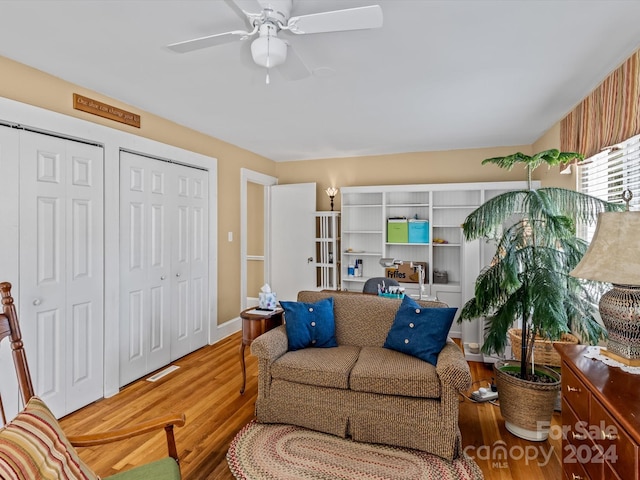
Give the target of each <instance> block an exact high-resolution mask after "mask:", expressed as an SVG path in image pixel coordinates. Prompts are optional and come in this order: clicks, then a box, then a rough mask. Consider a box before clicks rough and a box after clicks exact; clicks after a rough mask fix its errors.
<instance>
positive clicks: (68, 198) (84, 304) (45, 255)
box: [20, 132, 104, 416]
mask: <svg viewBox="0 0 640 480" xmlns="http://www.w3.org/2000/svg"><path fill="white" fill-rule="evenodd" d="M102 162H103V151H102V149H101V148H100V147H96V146H92V145H86V144H82V143H78V142H74V141H71V140H65V139H61V138H57V137H50V136H47V135H41V134H36V133H32V132H20V318H21V325H22V327H23V334H24V336H25V345H26V346H27V352H28V355H29V358H30V361H31V363H32V364H33V365H34V366H35V368H33V367H32V375H33V377H34V382H35V388H36V391H37V393H38V394H39V395H40V396H42V397H43V399H44V400H45V401H46V402H47V404H48V405H49V407H50V408H51V409H52V411H53V412H54V414H56V415H57V416H60V415H64V414H67V413H69V412H71V411H73V410H76V409H77V408H80V407H81V406H83V405H86V404H87V403H90V402H92V401H94V400H96V399H97V398H100V397H101V396H102V378H103V353H102V352H103V349H102V346H103V261H104V259H103V228H104V226H103V213H102V212H103V204H102V200H103V196H102V193H103V189H102V174H103V168H102Z"/></svg>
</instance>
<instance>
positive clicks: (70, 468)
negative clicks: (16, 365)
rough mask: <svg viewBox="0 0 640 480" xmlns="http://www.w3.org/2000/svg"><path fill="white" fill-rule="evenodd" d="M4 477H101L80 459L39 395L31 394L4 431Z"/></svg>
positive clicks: (0, 438) (0, 446)
mask: <svg viewBox="0 0 640 480" xmlns="http://www.w3.org/2000/svg"><path fill="white" fill-rule="evenodd" d="M0 478H2V479H5V480H33V479H36V478H37V479H41V480H47V479H48V480H58V479H60V478H64V479H69V480H91V479H93V480H97V479H98V477H97V476H96V475H95V474H94V473H93V472H92V471H91V470H90V469H89V467H87V466H86V465H85V463H84V462H83V461H82V460H80V457H78V454H77V453H76V451H75V449H74V448H73V447H72V446H71V444H70V443H69V441H68V440H67V438H66V437H65V436H64V433H63V432H62V430H61V429H60V425H59V424H58V422H57V420H56V418H55V417H54V416H53V414H52V413H51V411H50V410H49V409H48V408H47V406H46V405H45V403H44V402H43V401H42V400H40V399H39V398H38V397H31V399H30V400H29V401H28V402H27V404H26V406H25V407H24V410H22V411H21V412H20V413H19V414H18V415H17V416H16V418H14V419H13V420H12V421H11V422H9V423H8V424H7V425H6V426H5V427H4V428H3V429H2V430H0Z"/></svg>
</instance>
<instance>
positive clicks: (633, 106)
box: [560, 50, 640, 157]
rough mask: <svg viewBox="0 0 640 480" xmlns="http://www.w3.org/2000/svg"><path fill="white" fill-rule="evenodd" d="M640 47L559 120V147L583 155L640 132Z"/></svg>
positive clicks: (591, 153) (595, 151)
mask: <svg viewBox="0 0 640 480" xmlns="http://www.w3.org/2000/svg"><path fill="white" fill-rule="evenodd" d="M639 103H640V50H638V51H637V52H636V53H634V54H633V55H632V56H631V57H630V58H629V59H628V60H627V61H626V62H624V63H623V64H622V65H621V66H620V67H619V68H618V69H616V70H615V71H614V72H613V73H612V74H611V75H609V76H608V77H607V78H606V79H605V80H604V81H603V82H602V83H601V84H600V86H599V87H598V88H596V89H595V90H594V91H593V92H591V94H589V96H588V97H587V98H585V99H584V100H583V101H582V102H581V103H580V104H579V105H578V106H577V107H576V108H575V109H574V110H573V111H572V112H571V113H569V115H567V116H566V117H565V118H564V119H563V120H562V122H561V123H560V147H561V149H562V151H565V152H579V153H582V154H584V156H585V157H590V156H591V155H594V154H596V153H598V152H599V151H600V150H601V149H602V148H604V147H607V146H609V145H615V144H616V143H620V142H621V141H623V140H625V139H627V138H629V137H632V136H634V135H637V134H638V133H640V117H639V115H640V107H639V105H638V104H639Z"/></svg>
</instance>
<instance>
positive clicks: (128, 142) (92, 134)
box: [0, 97, 220, 397]
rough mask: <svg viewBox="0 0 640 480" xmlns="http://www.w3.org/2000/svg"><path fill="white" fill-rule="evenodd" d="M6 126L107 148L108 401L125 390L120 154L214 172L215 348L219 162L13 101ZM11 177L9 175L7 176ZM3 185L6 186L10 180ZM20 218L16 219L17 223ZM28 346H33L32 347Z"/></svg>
mask: <svg viewBox="0 0 640 480" xmlns="http://www.w3.org/2000/svg"><path fill="white" fill-rule="evenodd" d="M0 112H1V115H2V116H1V117H0V122H2V123H6V124H13V125H16V124H18V125H26V126H29V128H33V129H34V130H41V131H44V132H57V134H60V135H61V136H64V137H69V138H71V139H74V138H75V139H82V140H84V141H88V142H92V143H97V144H99V145H102V146H103V147H104V155H105V157H104V162H105V163H104V165H105V172H104V222H105V232H104V236H105V238H104V255H105V263H104V269H105V270H104V275H105V281H104V302H105V309H104V328H105V331H106V332H109V334H108V335H105V343H104V355H105V367H104V368H105V372H104V396H105V397H109V396H113V395H115V394H116V393H118V391H119V373H120V372H119V343H120V342H119V338H120V327H119V324H118V323H119V322H118V316H119V304H120V297H119V295H120V266H119V262H117V261H113V259H119V258H120V246H119V245H120V223H119V219H120V212H119V192H120V169H119V168H118V165H119V162H120V149H121V148H122V149H126V150H128V151H132V152H136V153H140V154H142V155H151V156H154V157H160V158H164V159H171V160H173V161H176V162H179V163H183V164H185V165H193V166H197V167H200V168H203V169H205V170H208V172H209V298H210V300H211V301H210V304H209V343H215V341H217V340H218V339H219V338H220V333H219V331H218V298H217V297H218V240H217V239H218V221H217V218H216V217H217V213H218V208H217V202H218V187H217V185H218V181H217V171H218V166H217V159H215V158H213V157H208V156H206V155H202V154H199V153H195V152H191V151H188V150H184V149H182V148H179V147H175V146H173V145H167V144H163V143H160V142H158V141H155V140H151V139H148V138H144V137H140V136H137V135H134V134H132V133H127V132H124V131H121V130H116V129H114V128H110V127H107V126H104V125H99V124H97V123H93V122H89V121H87V120H83V119H80V118H76V117H71V116H69V115H64V114H61V113H58V112H54V111H51V110H46V109H44V108H40V107H35V106H33V105H28V104H25V103H21V102H18V101H15V100H11V99H8V98H4V97H0ZM6 173H7V172H4V173H3V177H4V175H5V174H6ZM4 180H6V183H9V182H13V184H17V178H15V179H9V178H8V177H7V178H4ZM1 183H5V182H4V181H3V182H1ZM13 191H14V189H13V188H11V189H8V190H7V191H1V190H0V202H6V203H4V204H5V205H14V204H15V201H16V198H17V195H14V196H13V197H10V194H11V192H13ZM14 217H15V215H10V218H14ZM10 232H11V234H10V237H9V238H6V239H4V240H5V241H3V242H2V245H3V246H4V247H6V248H7V249H6V250H5V251H4V253H5V255H6V256H7V257H15V258H17V257H18V252H19V251H20V250H19V242H18V237H17V235H16V233H15V232H14V231H12V230H11V229H10ZM2 263H3V265H6V266H7V267H8V270H7V271H4V273H3V275H5V278H6V279H7V280H12V281H13V283H15V284H17V283H18V278H19V270H18V265H17V262H2ZM27 347H28V346H27Z"/></svg>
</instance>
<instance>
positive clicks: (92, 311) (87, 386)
mask: <svg viewBox="0 0 640 480" xmlns="http://www.w3.org/2000/svg"><path fill="white" fill-rule="evenodd" d="M103 162H104V158H103V151H102V149H101V148H99V147H95V146H92V145H86V144H82V143H77V142H71V141H67V170H66V197H65V210H66V212H67V213H66V217H67V223H66V234H65V238H66V240H65V246H66V256H65V258H66V263H65V277H66V281H65V284H66V298H67V305H66V310H67V319H66V322H65V330H64V334H65V337H66V339H67V347H66V358H65V369H66V371H67V372H68V377H67V387H66V391H67V402H66V403H67V411H74V410H77V409H78V408H81V407H83V406H84V405H87V404H88V403H90V402H92V401H94V400H97V399H98V398H101V397H102V383H103V371H104V353H103V351H104V350H103V346H104V341H103V331H104V302H103V291H104V261H105V259H104V254H103V252H104V234H103V232H104V217H103V199H104V196H103V170H104V169H103Z"/></svg>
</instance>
